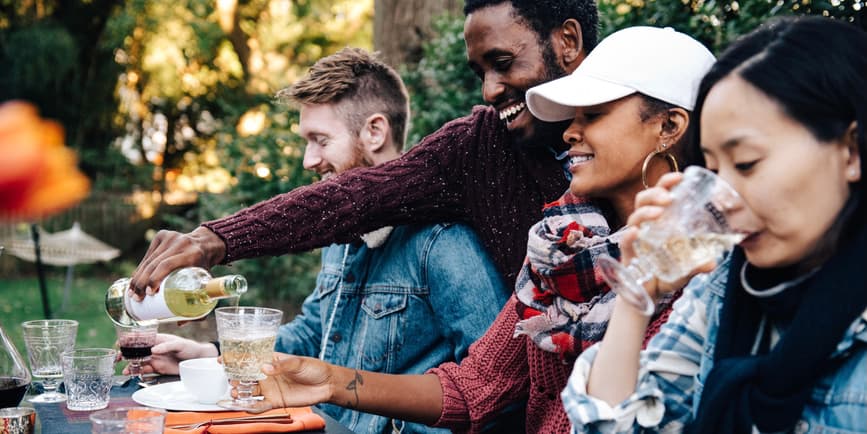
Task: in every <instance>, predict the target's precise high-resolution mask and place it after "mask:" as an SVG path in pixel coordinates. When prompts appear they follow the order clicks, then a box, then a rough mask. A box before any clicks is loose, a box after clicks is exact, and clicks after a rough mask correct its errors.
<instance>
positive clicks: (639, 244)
mask: <svg viewBox="0 0 867 434" xmlns="http://www.w3.org/2000/svg"><path fill="white" fill-rule="evenodd" d="M671 196H672V202H671V204H670V205H669V206H667V207H666V208H665V210H664V211H663V212H662V215H661V216H660V217H659V218H658V219H656V220H654V221H650V222H645V223H642V224H641V226H639V228H638V238H637V239H636V240H635V242H634V244H633V247H634V249H635V255H636V256H635V257H634V258H633V259H632V260H631V261H630V262H629V264H628V265H627V266H624V265H622V264H621V263H620V262H619V261H618V260H617V259H614V258H612V257H611V256H607V255H603V256H602V257H601V258H600V261H599V266H600V271H601V272H602V276H603V277H604V278H605V281H606V282H608V285H609V286H611V290H612V291H614V292H616V293H617V296H618V297H622V298H623V299H624V300H626V301H627V302H629V303H630V304H632V305H633V306H635V307H636V308H638V309H639V310H640V311H642V312H643V313H644V315H648V316H649V315H651V314H653V312H654V310H655V308H656V306H655V304H654V302H653V300H651V298H650V296H649V295H648V294H647V291H646V290H645V289H644V283H646V282H648V281H650V280H651V279H653V278H654V277H655V278H657V279H659V280H661V281H664V282H676V281H678V280H680V279H682V278H684V277H686V276H688V275H689V273H691V272H692V271H693V270H694V269H695V268H696V267H698V266H700V265H702V264H704V263H706V262H708V261H711V260H714V259H717V258H719V257H720V256H721V255H722V253H723V252H725V251H727V250H730V249H731V248H732V247H734V246H735V245H736V244H737V243H739V242H741V240H743V239H744V236H745V234H743V233H740V232H738V231H736V230H734V229H732V228H731V227H730V226H729V224H728V222H727V221H726V215H727V214H730V213H731V212H733V211H734V210H737V209H740V208H742V207H743V200H742V199H741V197H740V196H739V195H738V193H737V192H736V191H735V190H734V189H733V188H732V187H731V186H730V185H728V184H727V183H726V182H725V181H723V180H722V178H720V177H718V176H716V175H715V174H714V173H713V172H711V171H709V170H707V169H704V168H701V167H698V166H690V167H688V168H686V170H685V171H684V173H683V179H682V180H681V181H680V183H679V184H677V185H676V186H675V187H674V188H673V189H672V190H671Z"/></svg>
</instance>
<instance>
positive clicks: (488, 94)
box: [482, 72, 505, 105]
mask: <svg viewBox="0 0 867 434" xmlns="http://www.w3.org/2000/svg"><path fill="white" fill-rule="evenodd" d="M504 89H505V86H503V84H502V83H501V82H500V76H499V74H494V73H490V72H489V73H486V74H485V79H484V81H483V82H482V97H483V98H484V99H485V102H486V103H488V104H491V105H495V104H496V103H497V101H498V100H499V99H500V97H501V95H502V94H503V91H504Z"/></svg>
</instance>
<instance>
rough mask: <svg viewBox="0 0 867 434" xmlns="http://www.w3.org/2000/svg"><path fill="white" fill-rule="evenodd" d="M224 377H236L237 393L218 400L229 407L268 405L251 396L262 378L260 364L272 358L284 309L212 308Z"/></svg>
mask: <svg viewBox="0 0 867 434" xmlns="http://www.w3.org/2000/svg"><path fill="white" fill-rule="evenodd" d="M214 312H215V313H216V318H217V337H218V338H219V340H220V355H221V356H222V361H223V368H224V369H225V370H226V377H228V378H229V380H231V381H236V382H237V386H235V392H236V395H237V397H236V398H234V399H225V400H222V401H218V402H217V405H218V406H220V407H223V408H226V409H230V410H239V411H247V412H250V413H261V412H263V411H266V410H269V409H270V408H271V406H270V405H268V404H267V403H265V402H264V401H262V400H261V399H258V398H256V397H254V396H253V386H254V385H255V384H256V382H257V381H258V380H262V379H264V378H265V374H263V373H262V365H264V364H265V363H269V362H271V358H272V354H273V353H274V342H275V341H276V340H277V329H278V328H279V327H280V324H281V321H282V319H283V312H282V311H279V310H277V309H268V308H264V307H246V306H242V307H221V308H218V309H217V310H215V311H214Z"/></svg>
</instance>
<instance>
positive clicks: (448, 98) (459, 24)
mask: <svg viewBox="0 0 867 434" xmlns="http://www.w3.org/2000/svg"><path fill="white" fill-rule="evenodd" d="M433 29H434V31H435V32H436V34H437V35H438V36H437V37H435V38H432V39H431V40H430V41H427V42H425V43H424V44H423V45H422V56H423V57H422V59H421V60H420V61H419V63H418V65H415V66H412V67H410V68H407V69H406V70H404V71H403V72H402V74H401V75H402V77H403V81H404V83H406V86H407V89H408V90H409V94H410V104H411V107H412V126H411V128H410V131H409V137H408V140H407V143H408V144H410V145H412V144H415V143H418V141H419V140H421V139H422V138H423V137H424V136H426V135H428V134H430V133H432V132H434V131H436V130H437V129H438V128H439V127H441V126H442V125H443V124H445V123H446V122H448V121H450V120H452V119H456V118H458V117H461V116H465V115H467V114H469V113H470V110H471V109H472V107H473V106H474V105H477V104H484V101H483V100H482V96H481V86H480V85H479V79H478V78H477V77H476V76H475V74H473V72H472V71H471V70H470V68H468V67H467V65H466V63H467V56H466V47H465V44H464V19H463V17H449V16H444V17H441V18H438V19H437V20H436V21H435V23H434V25H433Z"/></svg>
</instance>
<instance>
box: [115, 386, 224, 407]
mask: <svg viewBox="0 0 867 434" xmlns="http://www.w3.org/2000/svg"><path fill="white" fill-rule="evenodd" d="M226 396H227V397H228V396H229V395H228V393H227V394H226ZM132 400H133V401H135V402H137V403H139V404H142V405H146V406H148V407H156V408H163V409H166V410H179V411H229V410H227V409H225V408H223V407H220V406H218V405H216V404H200V403H199V402H198V401H196V398H195V397H194V396H193V394H192V393H190V392H188V391H187V389H185V388H184V385H183V384H182V383H181V382H180V381H172V382H170V383H162V384H157V385H154V386H149V387H145V388H143V389H139V390H137V391H136V392H135V393H133V394H132Z"/></svg>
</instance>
